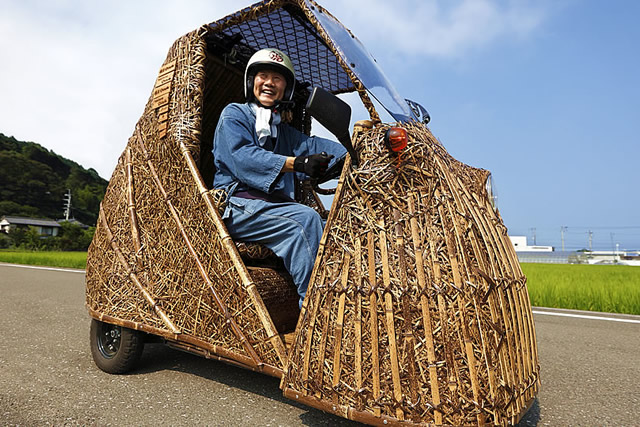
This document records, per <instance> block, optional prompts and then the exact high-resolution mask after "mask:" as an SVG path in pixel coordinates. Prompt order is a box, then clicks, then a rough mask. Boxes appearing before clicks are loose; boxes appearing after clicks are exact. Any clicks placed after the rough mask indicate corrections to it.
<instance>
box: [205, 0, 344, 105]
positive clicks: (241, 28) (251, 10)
mask: <svg viewBox="0 0 640 427" xmlns="http://www.w3.org/2000/svg"><path fill="white" fill-rule="evenodd" d="M307 7H317V5H315V6H314V3H311V2H305V0H299V1H298V0H280V1H264V2H260V3H256V4H254V5H252V6H250V7H248V8H245V9H243V10H241V11H238V12H236V13H234V14H232V15H229V16H227V17H225V18H222V19H220V20H218V21H215V22H213V23H211V24H209V27H210V28H211V29H212V30H213V32H214V33H217V34H218V35H219V37H220V43H221V44H226V43H233V44H234V45H235V47H236V54H237V55H239V56H241V57H242V56H250V55H251V54H252V53H253V52H255V51H257V50H259V49H264V48H268V47H276V48H278V49H280V50H282V51H284V52H285V53H286V54H287V55H288V56H289V57H290V58H291V61H292V62H293V64H294V67H295V70H296V78H297V80H298V81H300V82H308V83H310V85H311V86H319V87H322V88H324V89H326V90H328V91H330V92H333V93H343V92H351V91H353V90H355V86H354V85H353V83H352V81H351V79H350V78H349V75H348V74H347V73H346V72H345V71H344V69H343V68H342V66H341V65H340V62H339V61H338V59H337V58H336V56H335V55H334V54H333V52H332V51H331V49H330V47H329V46H328V44H327V43H326V42H325V40H324V39H323V37H322V35H321V34H319V32H318V30H317V29H316V27H315V26H314V25H312V23H311V22H310V21H309V18H308V17H307V14H306V13H305V10H306V8H307ZM247 59H248V57H247V58H240V61H239V63H240V64H246V62H247Z"/></svg>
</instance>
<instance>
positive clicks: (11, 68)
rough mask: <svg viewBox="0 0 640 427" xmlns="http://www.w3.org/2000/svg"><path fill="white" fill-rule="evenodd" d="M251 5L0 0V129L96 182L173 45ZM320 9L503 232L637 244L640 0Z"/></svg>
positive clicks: (407, 1) (546, 240)
mask: <svg viewBox="0 0 640 427" xmlns="http://www.w3.org/2000/svg"><path fill="white" fill-rule="evenodd" d="M250 3H251V1H250V0H249V1H237V0H229V1H225V2H218V1H210V0H198V1H184V2H179V1H169V0H158V1H137V2H129V1H124V0H114V1H111V2H96V1H80V0H59V1H36V0H0V10H1V11H2V13H1V14H0V54H1V57H2V58H3V61H2V62H3V64H2V66H0V100H1V102H0V132H2V133H4V134H6V135H13V136H15V137H16V138H18V139H21V140H30V141H35V142H38V143H40V144H41V145H43V146H45V147H47V148H49V149H52V150H54V151H55V152H56V153H59V154H61V155H63V156H65V157H68V158H71V159H73V160H75V161H77V162H78V163H81V164H82V165H83V166H85V167H92V168H94V169H96V170H97V171H98V172H99V173H100V174H101V175H102V176H104V177H105V178H108V177H109V176H110V175H111V172H112V170H113V168H114V166H115V163H116V161H117V158H118V156H119V155H120V153H121V152H122V149H123V148H124V146H125V144H126V141H127V139H128V138H129V136H130V135H131V133H132V131H133V126H134V125H135V122H136V121H137V119H138V118H139V116H140V114H141V112H142V110H143V107H144V104H145V102H146V100H147V98H148V96H149V94H150V91H151V86H152V85H153V82H154V80H155V76H156V73H157V70H158V68H159V66H160V65H161V63H162V61H163V60H164V57H165V55H166V52H167V50H168V49H169V47H170V45H171V43H172V42H173V41H174V40H175V39H176V38H178V37H179V36H180V35H182V34H184V33H186V32H189V31H191V30H193V29H195V28H197V27H198V26H199V25H201V24H203V23H207V22H211V21H214V20H217V19H218V18H220V17H222V16H224V15H226V14H229V13H232V12H234V11H236V10H238V9H240V8H242V7H245V6H247V5H249V4H250ZM320 4H322V5H323V6H325V7H326V8H327V9H329V10H330V11H331V12H332V13H333V14H334V15H335V16H336V17H337V18H338V19H340V20H341V21H342V22H343V23H344V24H345V25H346V26H347V27H348V28H350V29H351V30H352V31H353V32H354V33H355V34H356V35H357V36H358V37H359V38H360V40H361V41H362V42H363V43H364V45H365V46H367V48H368V49H369V50H370V51H371V53H372V54H373V56H374V57H375V58H376V59H377V61H378V63H379V64H380V65H381V67H382V68H383V70H384V71H385V72H386V73H387V75H388V77H389V79H390V80H391V81H392V82H393V83H394V84H395V86H396V88H397V89H398V92H399V93H400V94H401V95H402V96H404V97H407V98H410V99H414V100H416V101H418V102H420V103H422V104H423V105H424V106H425V107H427V109H428V110H429V111H430V113H431V116H432V123H431V125H430V128H431V130H432V131H433V133H434V134H435V135H436V136H437V137H438V138H439V139H440V140H441V141H442V143H443V144H444V145H445V147H446V148H447V149H448V150H449V152H450V153H451V154H452V155H453V156H454V157H456V158H457V159H459V160H461V161H463V162H465V163H468V164H470V165H473V166H476V167H481V168H485V169H489V170H490V171H492V173H493V175H494V178H495V182H496V187H497V191H498V197H499V199H498V205H499V208H500V212H501V214H502V217H503V219H504V222H505V224H506V225H507V227H508V228H509V232H510V234H512V235H527V236H528V237H529V242H530V244H531V243H533V242H532V238H533V229H534V228H535V234H536V243H537V244H542V245H553V246H556V247H557V248H559V247H560V228H561V227H563V226H566V227H568V228H567V231H566V234H565V247H566V248H567V249H580V248H583V247H587V245H588V236H589V231H591V232H592V238H593V247H594V249H605V250H607V249H608V250H610V249H612V248H614V247H615V244H616V243H617V244H619V245H620V248H621V249H622V248H627V249H640V214H639V213H640V195H639V191H638V183H639V181H640V173H639V168H638V163H639V159H640V148H639V145H640V144H638V142H640V141H638V139H639V137H638V134H639V132H638V131H639V130H640V129H639V127H640V83H639V81H638V76H640V55H638V53H637V52H638V48H637V46H638V45H639V43H640V26H638V25H637V17H638V16H640V2H637V1H633V0H612V1H610V2H604V1H597V0H556V1H551V0H538V1H528V0H522V1H515V0H502V1H498V0H455V1H444V0H440V1H438V0H432V1H428V0H425V1H418V0H395V1H394V2H388V1H383V0H370V1H364V0H362V1H350V2H344V1H342V0H326V1H320ZM634 21H636V22H634ZM355 111H356V113H357V111H358V110H355ZM356 118H363V117H356Z"/></svg>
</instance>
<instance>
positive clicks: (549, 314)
mask: <svg viewBox="0 0 640 427" xmlns="http://www.w3.org/2000/svg"><path fill="white" fill-rule="evenodd" d="M531 312H532V313H533V314H544V315H547V316H560V317H575V318H578V319H592V320H609V321H611V322H622V323H638V324H640V320H634V319H618V318H616V317H604V316H589V315H586V314H573V313H558V312H554V311H538V310H531Z"/></svg>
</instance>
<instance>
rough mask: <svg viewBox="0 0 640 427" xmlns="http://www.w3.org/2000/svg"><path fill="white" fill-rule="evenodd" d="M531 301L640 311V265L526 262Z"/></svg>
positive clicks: (48, 257) (63, 259)
mask: <svg viewBox="0 0 640 427" xmlns="http://www.w3.org/2000/svg"><path fill="white" fill-rule="evenodd" d="M0 262H6V263H12V264H28V265H43V266H51V267H64V268H79V269H84V268H86V265H87V253H86V252H46V251H41V252H37V251H36V252H31V251H15V250H7V249H4V250H0ZM522 270H523V271H524V274H525V275H526V276H527V284H528V288H529V296H530V297H531V304H532V305H534V306H538V307H554V308H571V309H576V310H588V311H601V312H610V313H626V314H637V315H640V267H628V266H622V265H584V264H531V263H523V264H522Z"/></svg>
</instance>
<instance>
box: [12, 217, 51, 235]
mask: <svg viewBox="0 0 640 427" xmlns="http://www.w3.org/2000/svg"><path fill="white" fill-rule="evenodd" d="M28 227H35V228H36V230H37V231H38V233H39V234H40V235H41V236H57V235H58V231H59V230H60V224H58V223H57V222H56V221H53V220H50V219H40V218H25V217H21V216H3V217H2V219H1V220H0V231H4V232H5V233H10V232H11V231H12V230H15V229H16V228H28Z"/></svg>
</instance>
